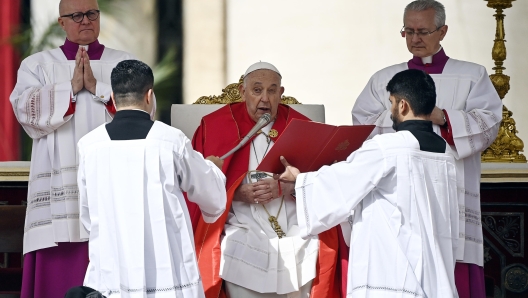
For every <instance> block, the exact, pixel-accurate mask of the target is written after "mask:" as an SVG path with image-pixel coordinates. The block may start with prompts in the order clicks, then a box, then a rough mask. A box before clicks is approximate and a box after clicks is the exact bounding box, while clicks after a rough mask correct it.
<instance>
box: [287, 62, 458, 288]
mask: <svg viewBox="0 0 528 298" xmlns="http://www.w3.org/2000/svg"><path fill="white" fill-rule="evenodd" d="M386 90H387V92H388V93H389V94H390V102H391V109H390V114H391V115H392V121H391V122H393V127H394V129H395V130H396V131H397V132H396V133H390V134H384V135H379V136H376V137H374V138H373V139H372V140H369V141H366V142H365V143H364V144H363V146H362V147H361V148H360V149H358V150H357V151H356V152H354V153H353V154H351V155H350V156H349V157H348V158H347V160H346V161H344V162H339V163H335V164H333V165H331V166H324V167H322V168H321V169H320V170H319V171H317V172H309V173H303V174H299V170H298V169H296V168H294V167H293V166H291V165H289V164H288V163H287V161H286V160H284V158H282V161H283V164H284V165H285V166H286V171H285V172H284V173H283V174H282V175H281V176H280V179H281V180H283V181H296V183H295V192H296V195H297V200H296V203H297V218H298V220H299V228H300V230H301V235H302V236H303V237H305V238H311V237H313V236H314V235H317V234H319V233H322V232H324V231H326V230H328V229H329V228H332V227H334V226H336V225H339V224H340V223H342V222H344V221H347V220H348V222H349V224H350V225H351V233H350V256H349V263H348V283H347V284H348V287H347V297H354V298H356V297H369V298H376V297H380V298H381V297H383V298H387V297H394V298H396V297H457V296H458V295H457V291H456V287H455V282H454V266H455V252H456V249H457V244H458V206H457V204H458V201H457V194H456V191H457V189H456V184H457V181H456V180H457V177H456V169H455V160H454V158H453V156H452V155H451V154H448V153H445V152H446V150H447V151H450V149H449V147H447V145H446V142H445V141H444V140H443V139H442V138H441V137H440V136H438V135H437V134H435V133H434V132H433V124H432V123H431V121H428V119H429V116H430V113H431V112H432V111H433V108H434V107H435V98H436V95H435V85H434V82H433V80H432V79H431V77H430V76H429V75H427V74H426V73H424V72H423V71H420V70H405V71H403V72H400V73H397V74H396V75H395V76H394V78H392V80H390V81H389V82H388V85H387V86H386Z"/></svg>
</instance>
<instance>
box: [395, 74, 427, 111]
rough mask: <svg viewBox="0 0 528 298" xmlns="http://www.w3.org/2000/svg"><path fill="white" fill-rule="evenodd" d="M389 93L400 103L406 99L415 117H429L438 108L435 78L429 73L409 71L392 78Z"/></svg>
mask: <svg viewBox="0 0 528 298" xmlns="http://www.w3.org/2000/svg"><path fill="white" fill-rule="evenodd" d="M387 91H389V93H390V95H392V96H394V97H395V98H396V101H397V102H399V101H400V100H402V99H405V100H406V101H407V102H408V103H409V106H410V107H411V110H412V111H413V113H414V115H415V116H424V115H429V114H431V112H432V111H433V109H434V107H435V106H436V88H435V83H434V81H433V78H431V76H430V75H428V74H427V73H425V72H423V71H421V70H417V69H408V70H404V71H401V72H399V73H397V74H395V75H394V77H392V79H391V80H390V81H389V83H388V84H387Z"/></svg>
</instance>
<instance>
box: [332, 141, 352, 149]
mask: <svg viewBox="0 0 528 298" xmlns="http://www.w3.org/2000/svg"><path fill="white" fill-rule="evenodd" d="M348 145H350V142H349V141H348V140H344V141H343V142H341V143H339V144H338V145H337V147H336V148H335V150H336V151H343V150H345V149H346V148H347V147H348Z"/></svg>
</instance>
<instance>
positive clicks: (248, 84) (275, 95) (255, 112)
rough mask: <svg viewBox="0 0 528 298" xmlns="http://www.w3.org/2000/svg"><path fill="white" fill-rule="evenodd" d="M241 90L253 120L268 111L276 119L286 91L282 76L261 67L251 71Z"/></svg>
mask: <svg viewBox="0 0 528 298" xmlns="http://www.w3.org/2000/svg"><path fill="white" fill-rule="evenodd" d="M239 91H240V95H241V96H242V99H243V100H244V101H245V102H246V107H247V111H248V114H249V116H250V117H251V119H253V121H255V122H257V121H258V120H259V118H260V117H261V116H262V115H264V114H266V113H269V114H271V119H272V120H274V119H275V116H277V108H278V107H279V103H280V100H281V96H282V94H283V93H284V87H281V77H280V76H279V75H278V74H277V73H276V72H274V71H271V70H268V69H260V70H256V71H254V72H252V73H250V74H249V75H248V76H247V77H246V78H245V80H244V83H243V84H241V85H240V87H239Z"/></svg>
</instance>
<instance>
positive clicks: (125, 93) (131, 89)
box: [110, 60, 154, 106]
mask: <svg viewBox="0 0 528 298" xmlns="http://www.w3.org/2000/svg"><path fill="white" fill-rule="evenodd" d="M110 81H111V84H112V91H113V92H114V100H115V103H116V106H133V105H138V104H140V103H141V101H142V100H143V96H144V95H145V93H147V91H148V90H149V89H152V87H153V86H154V75H153V74H152V69H150V67H149V66H148V65H147V64H145V63H143V62H141V61H138V60H123V61H121V62H119V63H118V64H117V65H116V67H115V68H114V69H112V74H111V75H110Z"/></svg>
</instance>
